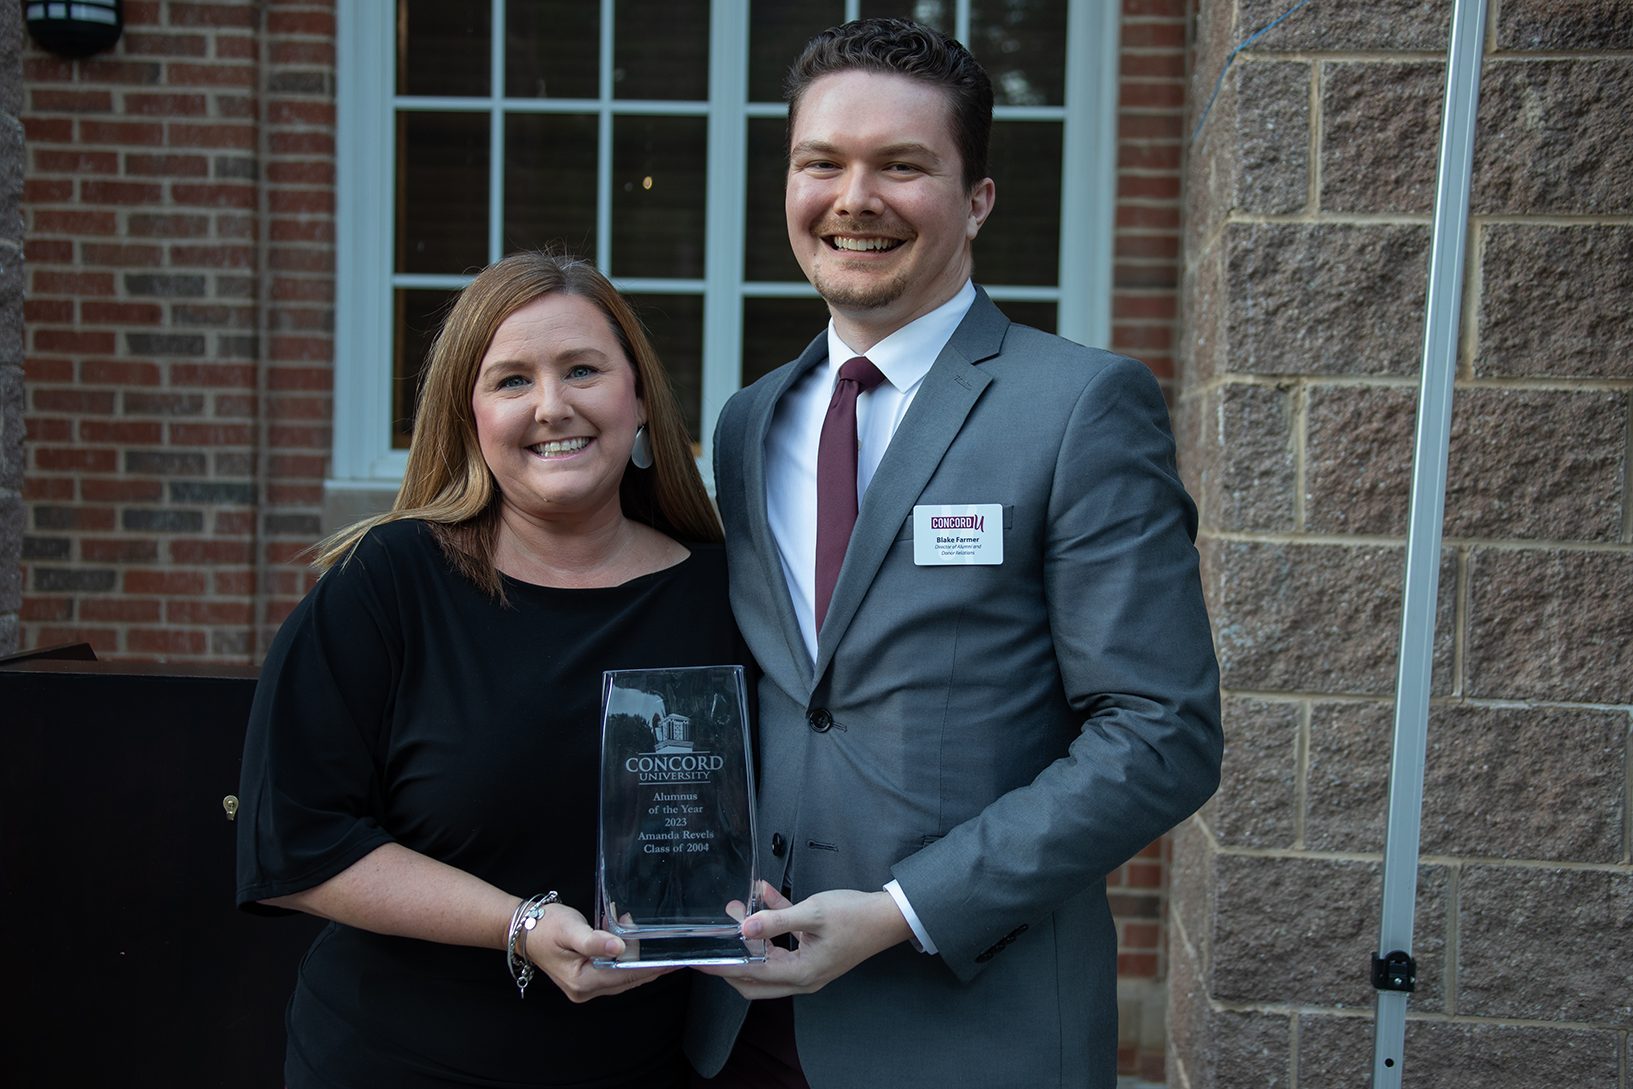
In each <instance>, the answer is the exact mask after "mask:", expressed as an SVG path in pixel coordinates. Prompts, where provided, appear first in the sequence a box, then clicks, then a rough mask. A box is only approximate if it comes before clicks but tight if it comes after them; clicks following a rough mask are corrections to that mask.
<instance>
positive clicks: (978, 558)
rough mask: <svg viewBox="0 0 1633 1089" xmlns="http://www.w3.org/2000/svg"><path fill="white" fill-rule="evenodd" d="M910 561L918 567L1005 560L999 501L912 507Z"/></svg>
mask: <svg viewBox="0 0 1633 1089" xmlns="http://www.w3.org/2000/svg"><path fill="white" fill-rule="evenodd" d="M913 562H914V563H916V564H918V565H919V566H920V567H934V566H941V565H946V564H1000V563H1003V562H1004V507H1003V504H1002V503H943V504H940V505H936V504H927V505H923V506H917V507H914V508H913Z"/></svg>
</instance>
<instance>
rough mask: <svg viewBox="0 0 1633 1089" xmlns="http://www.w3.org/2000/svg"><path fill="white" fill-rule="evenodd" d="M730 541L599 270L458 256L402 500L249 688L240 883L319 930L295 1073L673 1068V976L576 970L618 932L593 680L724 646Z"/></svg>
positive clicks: (335, 541)
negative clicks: (603, 906)
mask: <svg viewBox="0 0 1633 1089" xmlns="http://www.w3.org/2000/svg"><path fill="white" fill-rule="evenodd" d="M632 463H633V464H632ZM719 540H720V527H719V522H718V521H717V519H716V517H715V514H714V510H713V508H712V507H711V506H710V503H709V499H708V496H707V494H706V493H705V492H704V490H703V484H702V481H701V480H700V479H699V477H698V474H697V469H696V466H695V465H694V464H693V461H692V453H691V447H690V443H689V442H688V440H687V437H686V434H685V430H684V427H683V425H682V424H681V422H680V417H679V412H678V410H677V408H676V405H675V400H674V396H673V394H672V393H671V392H670V389H669V385H668V383H667V381H666V379H665V378H664V373H663V371H662V369H661V367H660V365H659V363H658V361H657V358H656V356H655V354H654V353H653V350H652V348H651V346H650V344H649V343H648V342H647V339H646V337H645V335H644V333H643V331H642V329H641V327H640V324H639V322H638V320H637V319H636V317H635V315H634V314H633V312H632V311H631V310H630V308H629V306H628V304H627V303H625V302H624V300H623V299H622V298H620V297H619V296H618V294H617V293H616V291H615V290H614V289H613V287H612V285H611V284H609V283H608V282H607V280H606V279H605V278H604V277H602V276H601V275H600V273H598V272H597V271H596V270H595V269H594V267H593V266H591V265H589V264H587V263H586V262H584V261H581V260H577V259H572V258H564V257H557V256H551V255H545V254H539V253H527V254H519V255H516V256H512V257H508V258H506V259H504V260H502V261H500V262H498V263H497V264H494V265H493V266H491V267H489V268H488V269H486V270H484V271H483V272H482V273H481V274H480V275H479V276H477V277H476V279H475V280H474V281H473V282H472V283H471V284H470V285H469V286H468V287H467V288H466V289H465V290H464V291H463V292H462V293H461V294H460V296H459V299H458V301H457V302H456V303H455V305H454V307H453V309H452V311H451V312H450V313H449V315H448V318H447V320H446V322H445V323H444V325H443V328H442V331H441V333H440V334H439V335H438V337H437V340H436V342H435V344H434V345H433V347H432V349H431V353H430V358H429V361H428V365H427V369H426V372H425V374H424V377H423V380H422V384H421V398H420V406H419V414H418V418H417V420H416V423H415V427H414V436H413V442H412V444H411V446H410V449H409V457H408V468H407V472H406V475H405V476H404V479H403V484H402V489H401V490H400V491H399V492H398V495H397V500H396V504H395V506H394V508H393V509H392V511H391V512H390V513H388V514H385V515H382V516H380V517H377V518H372V519H369V520H367V521H364V522H361V523H359V524H358V525H355V526H353V527H351V528H349V529H347V530H343V531H341V532H340V533H338V534H336V535H335V536H334V537H331V538H330V539H329V540H328V541H326V542H324V544H323V545H322V546H320V554H319V557H318V564H319V566H320V567H322V568H323V569H324V570H325V574H324V575H323V577H322V578H321V579H320V580H319V582H318V584H317V586H316V587H315V588H314V589H313V590H312V592H311V594H309V595H308V596H307V597H306V599H305V600H304V601H302V602H301V604H300V605H299V606H298V607H297V608H296V610H295V611H294V612H293V613H292V614H291V615H290V617H289V619H288V621H287V622H286V623H285V624H284V626H283V628H282V630H281V631H280V632H279V634H278V638H277V640H276V641H275V642H274V644H273V646H272V649H271V651H270V652H269V654H268V656H267V660H266V663H265V665H264V667H263V670H262V675H261V681H260V684H259V686H258V687H257V689H256V695H255V704H254V710H253V711H252V713H251V721H250V725H249V733H248V737H247V740H246V743H245V752H244V765H243V785H242V788H241V792H240V799H241V809H240V812H239V817H238V825H237V826H238V902H239V904H240V905H241V906H243V907H245V908H246V909H249V910H261V911H265V910H284V909H295V910H299V911H305V912H310V913H311V914H314V915H318V916H322V917H324V918H326V919H329V920H331V924H330V925H329V926H328V927H326V928H325V929H324V931H323V932H322V933H321V934H320V935H319V937H318V938H317V940H316V941H315V942H314V943H313V946H312V948H311V950H310V951H309V952H308V954H307V956H306V958H305V960H304V962H303V963H302V965H301V970H300V975H299V979H298V981H297V984H296V989H295V994H294V997H293V998H292V999H291V1001H290V1006H289V1012H288V1018H287V1021H288V1029H289V1049H288V1053H287V1058H286V1069H285V1077H286V1080H287V1084H288V1085H289V1086H290V1087H291V1089H303V1087H306V1086H316V1085H324V1086H380V1085H391V1086H444V1085H491V1086H497V1085H504V1086H523V1085H525V1086H558V1085H572V1086H642V1087H646V1086H662V1085H667V1084H671V1083H680V1081H681V1079H682V1071H683V1069H684V1067H683V1064H682V1060H681V1059H680V1058H679V1032H680V1026H681V1021H682V1019H683V1017H682V1015H683V1012H684V1010H683V1006H684V1002H685V994H686V981H685V979H684V978H683V977H681V976H669V977H668V978H658V977H660V976H663V975H664V973H663V972H662V971H661V970H650V969H647V970H642V969H616V970H611V969H596V968H593V967H591V966H590V964H589V958H591V957H592V956H600V955H616V954H617V953H618V952H620V951H621V949H622V943H621V942H620V941H619V939H617V938H616V937H614V936H613V935H611V934H608V933H606V932H604V931H598V930H594V929H592V927H591V926H590V924H589V923H588V922H587V921H586V919H585V913H586V912H588V911H589V905H590V903H591V900H592V897H593V884H594V882H593V877H594V859H595V839H596V816H595V812H596V805H595V799H596V796H597V786H598V781H599V780H598V773H597V769H598V759H599V756H598V754H599V740H600V739H599V725H598V724H599V700H600V687H601V673H602V671H603V670H607V669H623V668H640V667H651V666H686V665H715V664H721V663H730V662H739V661H742V660H743V656H742V654H741V653H740V651H739V650H738V643H737V639H736V630H735V628H734V627H733V626H732V623H731V619H730V614H729V611H728V609H727V604H726V579H725V560H724V554H723V552H722V551H721V549H720V548H719V544H718V542H719ZM683 541H684V542H687V543H685V544H683V543H682V542H683ZM548 892H555V893H556V894H557V896H558V898H557V899H556V900H555V901H554V902H546V901H548V900H549V898H548V897H547V896H546V895H545V894H546V893H548ZM529 926H531V929H529ZM507 968H508V969H509V971H507ZM534 970H536V971H537V973H538V974H539V976H540V977H541V978H540V979H539V980H538V982H537V983H535V984H534V985H533V986H532V988H531V989H527V990H522V988H523V987H524V986H525V984H526V983H527V981H528V979H529V977H530V975H531V974H532V972H533V971H534ZM545 976H547V977H548V980H546V979H544V978H542V977H545ZM550 983H554V987H551V986H550V985H549V984H550ZM519 991H521V993H522V995H523V997H524V998H525V1001H520V1000H518V992H519ZM608 996H611V997H608ZM590 999H599V1001H593V1002H591V1001H588V1000H590Z"/></svg>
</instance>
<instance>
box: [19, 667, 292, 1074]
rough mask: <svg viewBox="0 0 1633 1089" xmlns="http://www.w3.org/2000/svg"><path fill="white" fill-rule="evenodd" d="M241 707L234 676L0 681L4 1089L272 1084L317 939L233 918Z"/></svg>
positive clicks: (238, 679)
mask: <svg viewBox="0 0 1633 1089" xmlns="http://www.w3.org/2000/svg"><path fill="white" fill-rule="evenodd" d="M158 668H159V669H164V668H171V669H173V668H175V667H158ZM254 689H255V682H254V678H253V677H252V676H250V675H249V674H248V673H247V672H246V671H243V670H230V669H214V670H211V669H209V668H201V669H198V670H195V671H193V673H192V675H187V676H176V675H172V674H165V673H161V672H157V671H156V670H155V671H145V670H143V668H142V667H132V666H129V665H119V664H115V663H98V662H72V661H18V662H12V663H4V664H0V744H3V745H4V755H3V757H0V875H3V876H0V934H4V935H5V945H6V954H5V962H6V968H7V971H6V982H7V990H8V992H9V993H10V996H11V1001H10V1002H8V1003H7V1006H8V1007H9V1008H10V1009H11V1010H12V1012H11V1013H10V1014H9V1015H7V1017H6V1018H5V1019H4V1021H3V1023H4V1026H5V1027H4V1029H3V1031H0V1069H3V1070H5V1072H6V1075H5V1076H6V1080H7V1082H8V1083H9V1084H13V1085H59V1084H100V1085H119V1086H124V1087H136V1086H146V1085H153V1086H166V1087H169V1086H178V1085H187V1086H217V1085H219V1086H247V1087H251V1089H253V1087H256V1086H268V1087H274V1086H280V1085H282V1084H283V1075H282V1068H283V1046H284V1040H283V1008H284V1006H285V1004H286V1003H287V1001H288V998H289V993H290V991H291V990H292V988H293V986H294V978H295V968H296V965H297V964H298V963H299V960H300V957H301V954H302V952H303V951H304V950H305V948H306V946H307V945H309V944H310V942H311V940H312V937H313V936H314V935H315V934H316V933H317V930H318V929H319V928H320V927H321V925H322V924H321V922H320V921H319V920H316V919H313V918H310V917H307V916H300V915H293V916H289V917H287V918H281V917H280V918H259V917H252V916H248V915H245V914H243V913H241V912H239V911H238V910H237V909H236V908H234V906H233V825H232V823H231V822H229V821H228V820H227V817H226V813H225V811H224V810H223V808H222V799H223V797H225V796H226V795H229V794H236V793H237V792H238V767H239V759H240V754H241V750H242V748H243V739H244V723H245V720H246V718H247V717H248V714H249V706H250V700H251V697H252V696H253V694H254Z"/></svg>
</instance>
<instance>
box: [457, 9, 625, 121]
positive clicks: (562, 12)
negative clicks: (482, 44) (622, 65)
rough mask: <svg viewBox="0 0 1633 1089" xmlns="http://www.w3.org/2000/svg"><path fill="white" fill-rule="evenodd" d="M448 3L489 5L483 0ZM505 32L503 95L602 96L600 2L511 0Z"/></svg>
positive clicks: (517, 96) (532, 96)
mask: <svg viewBox="0 0 1633 1089" xmlns="http://www.w3.org/2000/svg"><path fill="white" fill-rule="evenodd" d="M440 2H442V3H447V0H440ZM450 6H454V7H467V6H468V7H482V8H486V7H487V6H488V5H487V3H486V2H485V0H483V2H481V3H476V2H472V3H469V4H466V3H459V4H454V5H450ZM505 31H506V33H505V94H507V95H509V96H510V97H512V98H595V97H597V96H599V95H600V93H601V91H600V78H601V64H600V60H601V5H600V4H586V3H583V2H582V0H579V2H576V3H575V2H574V0H510V2H509V3H508V4H506V5H505Z"/></svg>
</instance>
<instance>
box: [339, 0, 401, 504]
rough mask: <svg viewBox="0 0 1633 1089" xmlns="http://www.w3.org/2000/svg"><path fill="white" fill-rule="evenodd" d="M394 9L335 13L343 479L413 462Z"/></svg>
mask: <svg viewBox="0 0 1633 1089" xmlns="http://www.w3.org/2000/svg"><path fill="white" fill-rule="evenodd" d="M393 10H394V6H393V5H392V4H390V3H384V2H374V3H356V4H341V5H339V7H338V11H337V13H336V14H337V28H336V29H337V45H338V49H337V52H336V64H335V78H336V83H337V88H336V100H337V101H336V104H337V114H336V127H337V130H338V136H339V140H338V141H337V146H336V148H335V169H336V175H337V184H336V187H335V188H336V197H335V199H336V205H335V243H336V244H335V312H336V313H337V314H338V315H341V320H340V321H338V322H337V323H336V328H335V359H336V361H337V365H336V367H335V376H334V383H335V384H334V390H335V396H334V459H333V462H332V463H331V466H330V474H331V479H330V482H329V483H330V485H331V486H332V487H336V488H347V487H358V486H363V485H367V484H376V485H377V484H378V482H379V480H381V479H382V478H390V477H392V476H397V477H400V476H401V475H402V469H403V465H404V464H405V463H406V461H407V458H406V456H405V455H403V454H402V453H400V452H395V456H393V454H394V452H393V451H392V449H391V352H390V350H389V345H390V344H391V269H392V261H393V253H392V249H393V246H392V229H391V225H392V222H393V216H394V215H395V208H394V207H393V204H394V201H395V198H396V191H397V190H396V180H395V172H396V161H397V160H396V147H395V145H396V138H397V126H396V119H395V117H393V116H392V112H391V107H390V103H391V100H392V90H393V87H392V80H393V75H394V71H393V69H394V64H395V61H394V57H393V51H392V45H393V43H394V42H395V41H396V35H395V33H394V30H395V27H394V20H393ZM382 122H383V123H382Z"/></svg>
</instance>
